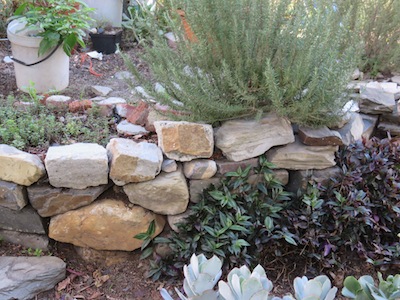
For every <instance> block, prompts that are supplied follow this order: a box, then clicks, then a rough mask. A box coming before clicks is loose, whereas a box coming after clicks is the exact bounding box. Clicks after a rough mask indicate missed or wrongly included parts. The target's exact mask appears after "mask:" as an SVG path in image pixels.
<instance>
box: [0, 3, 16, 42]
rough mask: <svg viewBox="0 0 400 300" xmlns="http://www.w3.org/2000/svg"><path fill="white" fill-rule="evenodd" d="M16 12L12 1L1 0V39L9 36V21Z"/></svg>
mask: <svg viewBox="0 0 400 300" xmlns="http://www.w3.org/2000/svg"><path fill="white" fill-rule="evenodd" d="M13 12H14V9H13V1H12V0H0V38H4V37H6V36H7V19H8V18H9V17H11V16H12V14H13Z"/></svg>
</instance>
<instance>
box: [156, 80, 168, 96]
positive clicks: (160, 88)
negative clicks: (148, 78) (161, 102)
mask: <svg viewBox="0 0 400 300" xmlns="http://www.w3.org/2000/svg"><path fill="white" fill-rule="evenodd" d="M154 91H155V92H156V93H157V94H163V93H165V87H164V86H163V85H162V84H161V83H159V82H156V83H155V84H154Z"/></svg>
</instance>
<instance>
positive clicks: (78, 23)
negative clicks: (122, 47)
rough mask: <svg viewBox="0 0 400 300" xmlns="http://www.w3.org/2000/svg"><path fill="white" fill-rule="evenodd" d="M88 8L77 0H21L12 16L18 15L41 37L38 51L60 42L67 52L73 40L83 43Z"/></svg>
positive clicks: (89, 9) (40, 53)
mask: <svg viewBox="0 0 400 300" xmlns="http://www.w3.org/2000/svg"><path fill="white" fill-rule="evenodd" d="M90 11H92V9H91V8H89V7H88V6H87V5H86V4H85V3H84V2H83V1H81V0H46V1H44V0H38V1H25V2H24V3H23V4H22V5H21V6H19V7H18V8H17V10H16V11H15V17H14V19H17V18H20V19H21V21H22V22H26V24H27V26H28V28H31V29H35V30H38V34H37V35H38V36H41V37H43V40H42V41H41V42H40V45H39V53H38V55H43V54H46V53H47V52H49V51H50V50H51V49H53V48H54V47H56V46H57V45H59V44H62V47H63V49H64V52H65V53H66V54H67V55H68V56H70V55H71V51H72V49H73V48H74V46H75V45H76V44H77V43H78V44H80V45H81V46H82V47H84V46H85V43H84V41H83V38H84V37H85V35H86V33H85V30H87V29H89V28H90V26H89V21H92V19H91V18H90V17H89V12H90Z"/></svg>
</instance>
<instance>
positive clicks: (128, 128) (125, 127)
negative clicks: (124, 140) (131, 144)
mask: <svg viewBox="0 0 400 300" xmlns="http://www.w3.org/2000/svg"><path fill="white" fill-rule="evenodd" d="M117 131H118V133H119V134H124V135H137V134H148V133H149V132H148V131H147V130H146V128H144V127H143V126H140V125H135V124H132V123H129V122H128V121H127V120H124V121H121V122H120V123H119V124H118V125H117Z"/></svg>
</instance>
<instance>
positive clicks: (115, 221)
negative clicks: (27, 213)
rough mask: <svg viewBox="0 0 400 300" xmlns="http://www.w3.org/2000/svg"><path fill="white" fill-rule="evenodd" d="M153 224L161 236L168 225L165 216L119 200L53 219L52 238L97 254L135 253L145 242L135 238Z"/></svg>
mask: <svg viewBox="0 0 400 300" xmlns="http://www.w3.org/2000/svg"><path fill="white" fill-rule="evenodd" d="M152 220H155V224H156V231H155V232H156V233H155V235H158V234H159V233H160V232H161V231H162V230H163V228H164V225H165V219H164V217H163V216H160V215H156V214H154V213H152V212H150V211H148V210H146V209H144V208H142V207H140V206H136V205H135V206H133V207H129V206H128V205H126V203H124V202H123V201H119V200H116V199H103V200H99V201H95V202H93V203H92V204H90V205H88V206H85V207H81V208H78V209H76V210H71V211H69V212H66V213H64V214H61V215H57V216H54V217H52V218H51V220H50V226H49V237H50V238H52V239H54V240H56V241H59V242H64V243H71V244H73V245H75V246H79V247H89V248H93V249H96V250H122V251H133V250H135V249H138V248H140V246H141V245H142V242H143V241H141V240H138V239H135V238H133V237H134V236H135V235H136V234H139V233H142V232H146V230H147V228H148V226H149V224H150V222H151V221H152Z"/></svg>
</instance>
